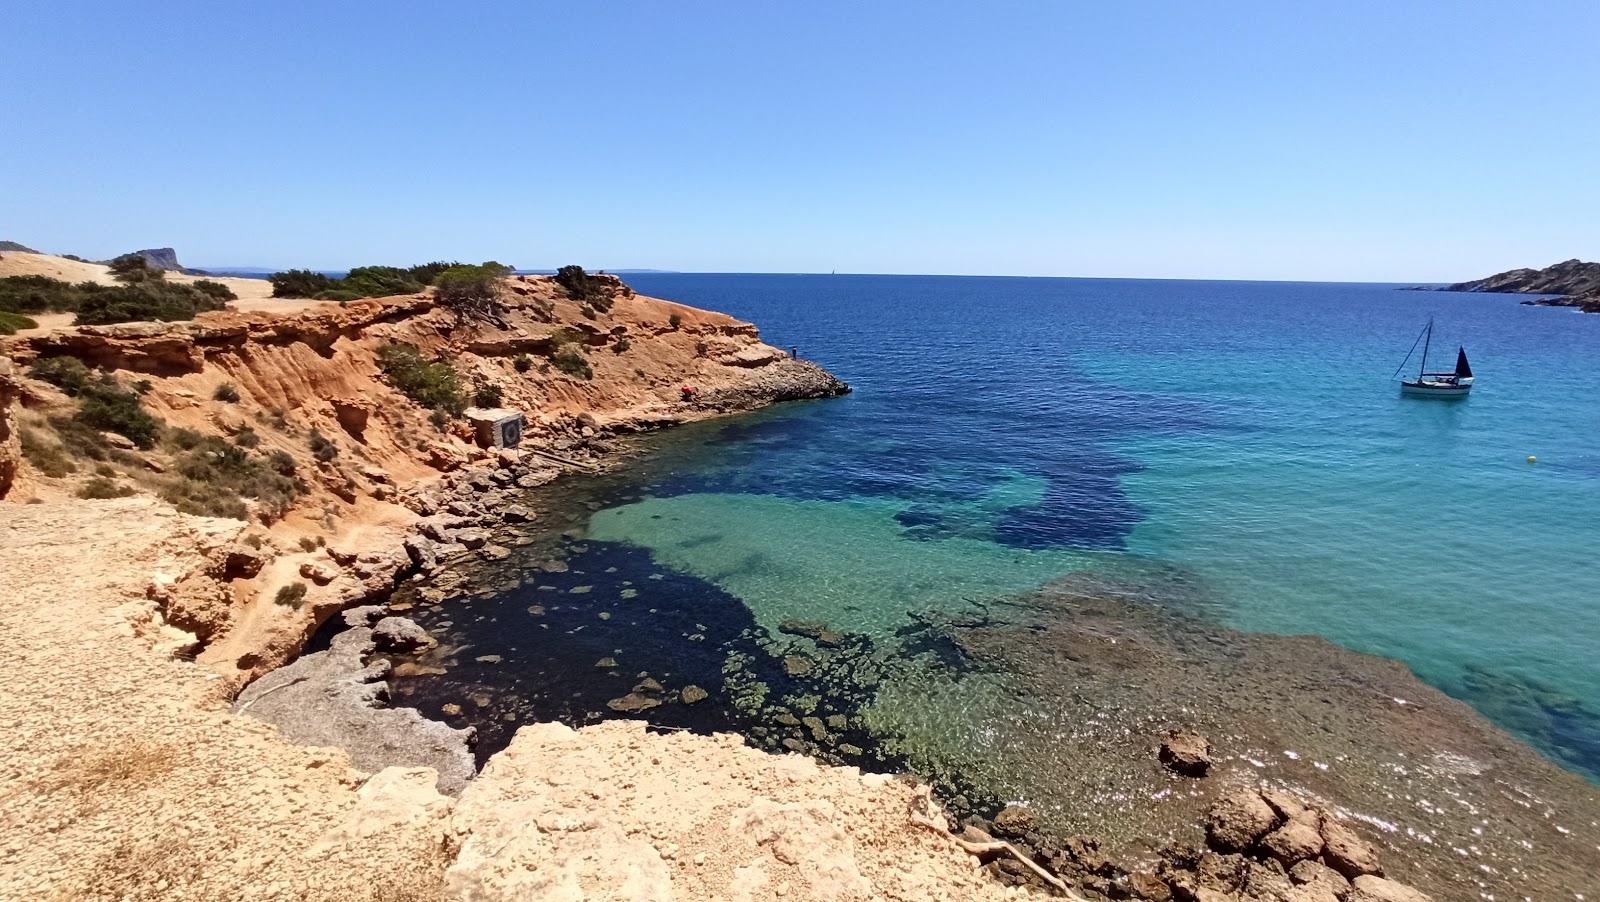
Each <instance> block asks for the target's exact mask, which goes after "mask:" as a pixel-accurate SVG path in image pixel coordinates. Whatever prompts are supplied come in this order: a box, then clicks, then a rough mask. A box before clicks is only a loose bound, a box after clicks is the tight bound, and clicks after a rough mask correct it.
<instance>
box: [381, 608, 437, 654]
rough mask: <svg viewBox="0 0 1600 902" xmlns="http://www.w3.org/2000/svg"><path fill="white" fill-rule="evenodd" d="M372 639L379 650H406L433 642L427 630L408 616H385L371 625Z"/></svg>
mask: <svg viewBox="0 0 1600 902" xmlns="http://www.w3.org/2000/svg"><path fill="white" fill-rule="evenodd" d="M372 641H373V643H374V644H375V645H376V646H377V647H378V649H379V650H380V651H394V652H408V651H416V650H417V649H419V648H427V647H428V646H430V645H433V644H434V640H433V637H432V636H430V635H428V631H427V630H425V629H423V628H422V627H420V626H418V625H417V622H416V621H415V620H412V619H410V618H408V617H385V618H383V619H382V620H379V621H378V622H377V623H376V624H374V625H373V627H372Z"/></svg>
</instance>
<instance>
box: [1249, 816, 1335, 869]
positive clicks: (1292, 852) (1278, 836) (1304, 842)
mask: <svg viewBox="0 0 1600 902" xmlns="http://www.w3.org/2000/svg"><path fill="white" fill-rule="evenodd" d="M1261 847H1262V848H1263V849H1265V850H1266V851H1267V853H1268V854H1270V855H1271V856H1272V857H1273V858H1276V859H1278V860H1279V861H1281V862H1283V866H1284V867H1289V866H1291V865H1293V864H1295V863H1296V862H1300V861H1304V860H1306V859H1307V858H1315V857H1316V856H1317V855H1318V854H1319V853H1321V852H1322V834H1321V833H1320V832H1319V831H1318V830H1317V828H1316V827H1315V826H1314V825H1312V824H1311V823H1308V822H1307V821H1305V820H1297V821H1289V822H1288V823H1285V824H1284V825H1283V826H1282V827H1279V828H1278V829H1276V830H1274V831H1272V832H1271V833H1268V834H1267V835H1266V836H1264V837H1262V839H1261Z"/></svg>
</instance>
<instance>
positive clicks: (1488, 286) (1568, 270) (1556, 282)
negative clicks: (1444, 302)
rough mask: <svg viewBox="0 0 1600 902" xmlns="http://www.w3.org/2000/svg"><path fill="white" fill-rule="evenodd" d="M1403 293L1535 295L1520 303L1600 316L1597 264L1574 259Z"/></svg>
mask: <svg viewBox="0 0 1600 902" xmlns="http://www.w3.org/2000/svg"><path fill="white" fill-rule="evenodd" d="M1402 290H1404V291H1456V292H1472V293H1493V294H1536V295H1542V297H1537V298H1530V299H1528V300H1526V301H1523V302H1522V303H1524V304H1526V305H1528V306H1530V307H1574V308H1577V310H1578V311H1580V312H1582V313H1600V263H1586V262H1584V261H1582V260H1578V259H1576V258H1574V259H1572V260H1565V261H1562V262H1561V263H1555V264H1552V265H1550V266H1547V267H1545V268H1544V269H1528V268H1523V269H1511V270H1507V271H1505V272H1501V273H1495V274H1494V275H1492V276H1487V277H1485V278H1482V279H1474V280H1472V281H1469V282H1456V283H1453V284H1450V285H1412V286H1409V287H1407V288H1404V289H1402Z"/></svg>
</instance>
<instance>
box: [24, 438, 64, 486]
mask: <svg viewBox="0 0 1600 902" xmlns="http://www.w3.org/2000/svg"><path fill="white" fill-rule="evenodd" d="M22 456H23V457H25V458H27V460H28V463H31V464H33V466H34V467H35V468H36V469H37V470H38V471H39V472H40V473H43V474H44V475H46V476H50V477H55V478H59V477H62V476H65V475H67V474H68V473H72V472H74V471H76V470H77V469H78V467H77V465H76V464H74V463H73V462H72V460H71V459H70V458H68V457H67V455H66V452H65V451H63V450H62V448H61V446H60V445H58V444H56V443H55V442H52V441H50V440H49V439H47V438H45V436H44V433H42V432H40V431H39V430H37V429H23V430H22Z"/></svg>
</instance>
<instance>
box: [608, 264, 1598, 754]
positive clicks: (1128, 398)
mask: <svg viewBox="0 0 1600 902" xmlns="http://www.w3.org/2000/svg"><path fill="white" fill-rule="evenodd" d="M629 281H630V283H631V284H633V285H634V287H635V288H636V289H637V290H639V291H640V292H642V293H646V294H650V295H654V296H659V297H668V298H673V299H676V300H681V301H683V302H685V303H690V304H695V305H698V306H704V307H708V308H713V309H718V310H724V311H728V312H730V313H732V314H734V315H735V316H739V317H741V318H745V319H749V320H752V321H754V322H757V323H759V324H761V326H762V328H763V332H764V334H765V336H766V337H767V338H768V340H769V341H771V342H773V343H774V344H779V345H782V346H784V347H789V346H791V345H795V346H798V347H799V349H800V352H801V354H802V355H803V356H808V357H811V358H814V359H816V360H818V361H819V362H821V363H823V364H824V365H826V366H828V367H829V368H830V369H832V370H834V371H835V372H837V373H838V374H839V375H841V376H842V377H844V378H845V379H847V380H849V381H850V382H851V383H852V384H853V385H854V387H855V389H856V392H855V394H853V395H851V396H850V397H848V398H843V399H839V400H835V401H826V402H816V403H807V404H800V405H791V406H788V407H785V408H782V409H779V410H776V411H772V412H768V413H766V414H762V415H758V416H756V417H753V418H747V419H741V420H736V421H730V422H728V423H724V424H722V425H720V426H718V427H716V428H715V429H714V430H713V431H712V435H711V437H710V438H709V439H707V440H706V441H704V442H703V445H701V446H700V447H698V448H697V449H696V450H694V451H693V452H691V453H688V454H683V453H679V455H678V456H677V458H676V459H675V460H676V463H675V466H674V468H672V470H671V471H670V472H669V473H667V474H666V475H656V476H653V477H652V480H653V481H652V482H651V484H649V485H645V486H641V487H639V491H638V493H637V495H636V497H635V498H634V500H631V501H626V502H623V503H619V504H616V505H613V506H610V507H607V508H605V509H603V510H600V511H597V512H596V513H595V514H594V516H593V518H592V521H591V523H590V524H589V531H588V535H589V537H590V538H591V539H596V540H602V541H605V542H613V543H619V544H621V545H623V546H634V547H638V548H641V549H644V550H647V551H648V552H649V553H650V554H651V556H652V557H653V558H654V560H655V561H656V562H657V563H658V564H660V565H662V566H664V567H667V568H670V569H672V570H674V571H677V572H681V573H684V574H688V575H692V576H694V577H698V578H699V579H701V580H704V581H707V582H709V583H712V584H715V586H716V587H718V588H719V589H721V590H723V591H724V592H726V593H727V594H728V595H729V596H732V597H734V598H737V599H738V600H739V602H740V603H742V604H743V605H744V606H746V607H747V608H748V609H749V613H750V615H751V616H752V617H753V619H754V620H755V621H756V622H757V623H759V624H761V625H763V626H766V627H768V628H769V629H772V628H774V627H775V626H776V624H777V623H778V622H780V621H781V620H783V619H784V618H789V617H801V618H807V619H813V620H821V621H826V622H828V623H830V624H832V625H833V626H835V628H839V629H844V630H850V631H859V632H865V633H867V634H869V635H872V636H874V637H876V638H877V639H878V640H880V641H883V642H885V643H892V641H893V637H894V635H895V632H896V630H897V629H899V628H900V627H902V626H904V625H905V624H906V622H907V615H908V612H910V611H920V610H930V609H931V610H939V609H949V610H959V609H962V608H963V607H964V606H965V605H967V604H969V603H970V602H971V601H974V600H983V599H988V598H995V597H999V596H1002V595H1006V594H1009V593H1013V592H1017V591H1020V590H1024V589H1028V588H1032V587H1034V586H1037V585H1040V584H1043V583H1045V582H1048V581H1050V580H1052V579H1054V578H1056V577H1059V576H1061V575H1063V574H1065V573H1068V572H1070V571H1072V570H1075V569H1080V568H1099V569H1104V570H1107V571H1115V569H1116V568H1117V567H1118V566H1119V564H1130V565H1132V564H1140V565H1144V564H1149V563H1151V562H1155V563H1158V564H1162V565H1171V566H1172V567H1173V568H1174V569H1175V570H1176V572H1179V573H1182V574H1185V578H1186V579H1188V580H1189V581H1191V582H1192V584H1193V585H1194V586H1195V587H1197V591H1196V592H1195V595H1196V596H1197V597H1199V598H1201V599H1203V603H1204V604H1206V605H1207V606H1209V607H1211V608H1212V609H1213V610H1214V612H1215V613H1216V614H1217V615H1218V616H1221V617H1222V618H1224V619H1225V620H1227V621H1228V622H1229V623H1231V624H1233V625H1235V626H1238V627H1242V628H1245V629H1251V630H1262V631H1273V632H1284V633H1302V632H1304V633H1316V634H1320V635H1323V636H1326V637H1328V638H1330V639H1332V640H1334V641H1336V642H1339V643H1342V644H1344V645H1346V646H1348V647H1351V648H1354V649H1358V650H1362V651H1369V652H1375V653H1378V654H1382V655H1387V656H1392V657H1396V658H1399V659H1401V660H1403V661H1405V662H1406V663H1407V664H1409V665H1410V666H1411V667H1412V668H1413V669H1414V670H1415V671H1416V672H1417V673H1418V674H1419V675H1420V676H1422V677H1423V678H1424V679H1425V680H1427V681H1429V682H1431V683H1433V684H1435V685H1437V686H1439V687H1440V688H1442V689H1444V690H1445V691H1447V692H1450V693H1451V694H1454V695H1456V696H1458V697H1461V698H1463V699H1466V700H1467V701H1469V702H1471V703H1472V704H1474V705H1475V706H1477V707H1478V708H1479V709H1480V710H1482V711H1484V712H1485V713H1486V714H1488V715H1489V716H1490V717H1492V718H1494V719H1495V720H1497V721H1498V722H1499V723H1501V724H1502V725H1504V726H1506V727H1507V728H1509V729H1511V730H1513V731H1514V732H1517V733H1518V734H1520V735H1522V736H1524V737H1525V738H1527V739H1528V740H1529V741H1530V742H1532V743H1534V744H1535V745H1536V746H1538V747H1539V748H1541V749H1542V750H1544V751H1545V752H1546V753H1547V754H1550V755H1551V756H1552V757H1554V758H1556V759H1557V760H1559V761H1561V762H1563V763H1565V764H1567V765H1568V766H1570V767H1573V768H1574V769H1577V770H1580V771H1583V772H1585V773H1588V774H1589V775H1591V776H1594V775H1595V774H1597V773H1600V569H1597V568H1596V567H1594V566H1593V565H1592V563H1591V557H1592V541H1593V536H1595V535H1596V534H1597V532H1600V529H1597V528H1600V450H1597V449H1596V447H1595V442H1596V437H1597V436H1600V390H1597V389H1600V384H1597V383H1600V373H1597V372H1596V368H1595V362H1596V361H1597V360H1600V317H1593V316H1591V317H1584V316H1581V315H1578V314H1573V313H1569V312H1567V311H1563V310H1555V309H1546V308H1533V307H1525V306H1520V305H1519V304H1518V303H1517V301H1518V299H1517V298H1515V297H1512V296H1497V295H1459V294H1439V293H1421V292H1404V291H1395V290H1393V286H1379V285H1342V284H1293V283H1230V282H1171V281H1126V280H1079V279H1012V278H948V277H890V276H882V277H879V276H833V277H829V276H765V275H763V276H755V275H666V274H659V275H658V274H650V275H636V276H632V277H630V279H629ZM1430 315H1432V316H1435V317H1436V318H1437V323H1438V325H1437V329H1436V347H1441V346H1442V348H1441V351H1440V354H1441V358H1440V359H1441V360H1443V359H1445V358H1446V355H1448V354H1453V351H1454V348H1455V346H1456V345H1457V344H1458V343H1459V344H1465V345H1466V346H1467V348H1468V351H1469V353H1470V354H1471V356H1472V359H1473V364H1474V369H1475V370H1476V371H1477V373H1478V385H1477V386H1476V387H1475V388H1474V391H1473V396H1472V397H1471V398H1470V399H1469V400H1467V401H1465V402H1461V403H1456V404H1450V403H1442V402H1436V401H1435V402H1430V401H1419V400H1409V399H1403V398H1401V397H1400V396H1399V394H1398V391H1397V387H1396V385H1395V384H1394V383H1393V382H1392V381H1390V376H1391V373H1392V372H1393V371H1394V368H1395V366H1396V365H1398V363H1399V362H1400V358H1401V357H1402V356H1403V355H1404V354H1405V351H1406V349H1407V348H1408V347H1409V346H1410V345H1411V342H1412V340H1413V339H1414V338H1415V337H1416V334H1417V332H1418V330H1419V329H1420V328H1421V326H1422V324H1423V323H1424V322H1425V321H1426V319H1427V318H1428V317H1429V316H1430ZM1528 455H1537V457H1538V462H1537V463H1536V464H1529V463H1527V462H1526V458H1527V457H1528Z"/></svg>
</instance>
